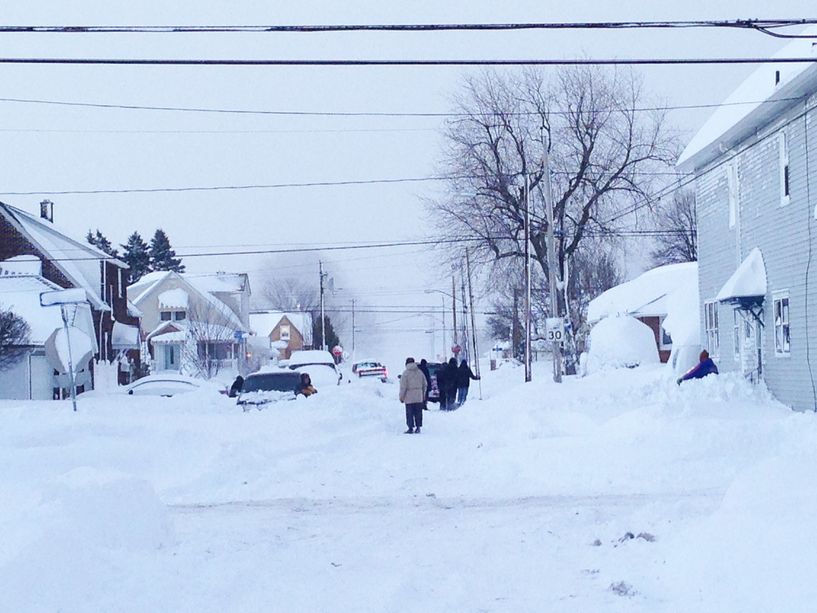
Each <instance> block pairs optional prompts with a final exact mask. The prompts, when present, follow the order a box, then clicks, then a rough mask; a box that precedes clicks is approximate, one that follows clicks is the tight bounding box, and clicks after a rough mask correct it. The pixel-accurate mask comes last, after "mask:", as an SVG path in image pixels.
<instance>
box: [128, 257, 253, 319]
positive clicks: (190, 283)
mask: <svg viewBox="0 0 817 613" xmlns="http://www.w3.org/2000/svg"><path fill="white" fill-rule="evenodd" d="M216 274H222V273H216ZM241 274H243V273H241ZM208 276H209V275H187V274H180V273H177V272H173V271H171V270H161V271H156V272H151V273H148V274H146V275H145V276H143V277H142V278H141V279H139V280H138V281H137V282H136V283H133V284H131V285H129V286H128V299H129V300H130V301H131V302H132V303H133V304H134V305H136V307H137V308H138V307H139V305H140V304H141V303H142V301H144V300H145V299H147V298H148V296H149V295H150V294H151V292H152V291H153V290H154V289H156V288H158V287H159V286H160V285H161V284H162V283H163V282H164V281H165V280H167V279H171V278H175V279H177V280H179V281H180V282H181V283H182V284H183V285H184V286H185V287H187V288H188V289H189V290H190V291H188V292H185V290H182V289H179V290H178V291H175V290H168V291H165V292H162V293H161V294H160V295H159V296H158V300H159V303H160V305H162V306H165V308H184V307H182V306H181V304H180V303H181V301H182V297H181V293H187V294H190V293H195V294H197V295H199V296H200V297H201V298H202V300H203V301H204V302H206V303H208V304H209V305H210V306H211V307H212V308H213V309H214V310H215V311H216V312H217V313H219V314H220V315H221V316H222V317H223V318H224V319H226V320H227V322H229V324H230V325H231V326H232V327H233V330H234V331H235V330H242V331H246V330H244V328H245V326H244V324H243V323H242V322H241V319H240V318H239V316H238V315H237V314H236V313H235V311H233V310H232V309H231V308H230V306H229V305H228V304H227V303H226V302H224V301H223V300H221V299H220V298H219V297H218V296H217V293H222V292H221V291H219V290H217V291H208V290H207V287H208V286H209V287H218V286H217V285H214V284H209V283H201V277H208ZM237 276H241V275H237ZM225 291H227V292H229V293H234V290H230V289H228V290H225ZM163 297H164V299H165V300H167V301H168V302H176V303H179V304H164V303H163V302H162V299H163Z"/></svg>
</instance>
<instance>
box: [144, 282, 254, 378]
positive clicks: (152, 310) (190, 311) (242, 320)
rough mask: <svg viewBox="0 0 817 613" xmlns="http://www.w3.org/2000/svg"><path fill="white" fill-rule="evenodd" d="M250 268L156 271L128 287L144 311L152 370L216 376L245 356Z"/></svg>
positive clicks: (241, 360) (237, 366)
mask: <svg viewBox="0 0 817 613" xmlns="http://www.w3.org/2000/svg"><path fill="white" fill-rule="evenodd" d="M250 294H251V292H250V284H249V280H248V278H247V275H246V274H245V273H222V272H219V273H207V274H180V273H176V272H172V271H161V272H152V273H149V274H147V275H145V276H144V277H142V278H141V279H139V281H137V282H136V283H134V284H132V285H130V286H129V287H128V298H129V299H130V301H131V302H133V304H134V305H136V307H137V308H138V309H139V310H140V311H141V312H142V320H141V321H142V333H143V336H144V338H145V341H146V343H147V345H148V349H149V353H150V355H151V356H152V359H151V370H152V371H154V372H155V371H177V372H185V373H188V374H193V375H205V376H211V375H212V374H214V371H217V370H218V369H219V368H222V367H228V366H231V367H236V368H238V369H239V370H240V369H241V365H242V364H243V362H244V342H245V341H244V339H245V338H246V336H247V335H248V333H249V331H250V322H249V303H250Z"/></svg>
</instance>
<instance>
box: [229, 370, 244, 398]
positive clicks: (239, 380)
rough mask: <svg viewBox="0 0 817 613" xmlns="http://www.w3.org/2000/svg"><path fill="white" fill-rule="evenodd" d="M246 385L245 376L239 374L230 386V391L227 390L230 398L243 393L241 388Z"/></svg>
mask: <svg viewBox="0 0 817 613" xmlns="http://www.w3.org/2000/svg"><path fill="white" fill-rule="evenodd" d="M243 385H244V377H242V376H241V375H238V376H237V377H236V378H235V381H233V384H232V385H231V386H230V391H229V392H227V396H228V397H229V398H235V397H236V396H238V395H239V394H240V393H241V388H242V386H243Z"/></svg>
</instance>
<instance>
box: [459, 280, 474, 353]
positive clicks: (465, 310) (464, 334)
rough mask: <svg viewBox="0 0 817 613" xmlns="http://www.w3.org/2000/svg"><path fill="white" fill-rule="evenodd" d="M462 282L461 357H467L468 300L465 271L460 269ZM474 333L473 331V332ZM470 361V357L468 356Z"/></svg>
mask: <svg viewBox="0 0 817 613" xmlns="http://www.w3.org/2000/svg"><path fill="white" fill-rule="evenodd" d="M460 280H461V283H462V285H461V286H460V287H461V290H462V293H461V294H460V296H462V351H461V352H460V355H461V356H466V355H467V354H468V298H467V297H466V296H465V270H464V269H463V268H461V269H460ZM471 332H472V333H473V330H471ZM468 358H469V359H470V356H468Z"/></svg>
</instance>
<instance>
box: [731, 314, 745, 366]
mask: <svg viewBox="0 0 817 613" xmlns="http://www.w3.org/2000/svg"><path fill="white" fill-rule="evenodd" d="M742 319H743V318H742V317H741V316H740V312H739V311H738V310H737V309H733V310H732V353H733V355H734V356H735V361H736V362H737V361H740V324H741V320H742Z"/></svg>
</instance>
